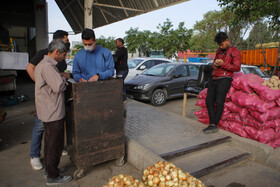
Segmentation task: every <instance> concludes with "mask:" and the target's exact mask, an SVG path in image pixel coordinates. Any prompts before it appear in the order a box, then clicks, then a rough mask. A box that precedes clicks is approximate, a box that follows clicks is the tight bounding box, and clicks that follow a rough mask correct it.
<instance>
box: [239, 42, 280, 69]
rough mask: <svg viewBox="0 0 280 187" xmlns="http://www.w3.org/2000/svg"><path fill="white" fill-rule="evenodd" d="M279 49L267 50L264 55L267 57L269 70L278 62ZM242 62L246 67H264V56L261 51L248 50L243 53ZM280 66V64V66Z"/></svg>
mask: <svg viewBox="0 0 280 187" xmlns="http://www.w3.org/2000/svg"><path fill="white" fill-rule="evenodd" d="M277 52H278V48H277V47H275V48H265V49H264V53H265V57H266V63H267V66H268V69H269V66H270V67H274V66H275V63H276V61H277ZM241 62H242V64H246V65H255V66H261V67H264V56H263V53H262V50H261V49H248V50H242V51H241ZM279 66H280V64H279Z"/></svg>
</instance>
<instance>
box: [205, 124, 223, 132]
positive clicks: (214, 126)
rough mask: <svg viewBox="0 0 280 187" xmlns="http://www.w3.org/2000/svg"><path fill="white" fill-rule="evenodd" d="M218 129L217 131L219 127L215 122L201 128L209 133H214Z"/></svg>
mask: <svg viewBox="0 0 280 187" xmlns="http://www.w3.org/2000/svg"><path fill="white" fill-rule="evenodd" d="M218 131H219V128H218V127H217V126H216V125H215V124H210V125H209V126H208V127H207V128H205V129H203V132H204V133H205V134H211V133H215V132H218Z"/></svg>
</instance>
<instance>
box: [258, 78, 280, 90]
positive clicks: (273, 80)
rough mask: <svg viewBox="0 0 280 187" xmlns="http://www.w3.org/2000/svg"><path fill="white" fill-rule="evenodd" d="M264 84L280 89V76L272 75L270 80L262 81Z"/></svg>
mask: <svg viewBox="0 0 280 187" xmlns="http://www.w3.org/2000/svg"><path fill="white" fill-rule="evenodd" d="M262 85H263V86H268V87H269V88H271V89H273V90H278V89H280V80H279V77H277V76H272V77H271V78H270V79H269V80H265V81H264V82H263V83H262Z"/></svg>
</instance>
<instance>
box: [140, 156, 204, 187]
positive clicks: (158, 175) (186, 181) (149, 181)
mask: <svg viewBox="0 0 280 187" xmlns="http://www.w3.org/2000/svg"><path fill="white" fill-rule="evenodd" d="M142 180H143V182H144V184H145V185H146V186H152V187H158V186H161V187H165V186H168V187H171V186H180V187H181V186H182V187H184V186H189V185H192V186H194V187H198V186H201V187H205V185H204V184H203V183H202V182H201V181H200V180H198V179H196V178H195V177H193V176H191V175H190V174H189V173H187V172H184V171H183V170H182V169H180V168H177V167H176V166H175V165H174V164H172V163H171V162H166V161H159V162H157V163H155V164H154V165H152V166H148V167H147V168H146V169H145V170H144V171H143V176H142Z"/></svg>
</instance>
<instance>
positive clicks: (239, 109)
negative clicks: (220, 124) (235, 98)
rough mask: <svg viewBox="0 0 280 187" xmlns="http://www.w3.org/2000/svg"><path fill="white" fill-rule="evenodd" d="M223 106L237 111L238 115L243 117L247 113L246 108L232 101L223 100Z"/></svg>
mask: <svg viewBox="0 0 280 187" xmlns="http://www.w3.org/2000/svg"><path fill="white" fill-rule="evenodd" d="M225 106H226V107H227V108H228V109H229V110H230V111H231V112H234V113H239V116H240V117H241V118H242V119H244V118H246V116H247V115H248V113H249V112H248V110H247V109H246V108H242V107H239V106H237V105H235V104H234V103H233V102H225Z"/></svg>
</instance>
